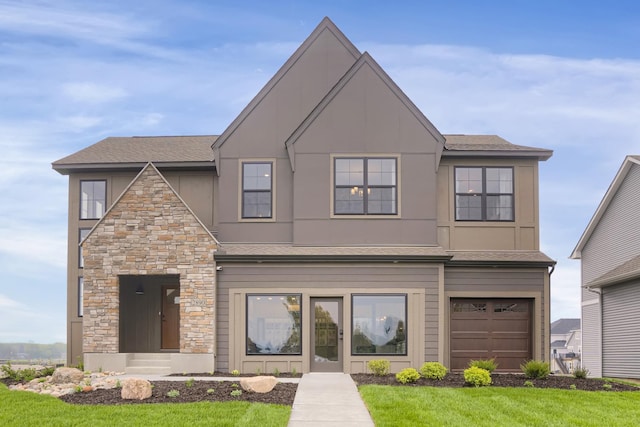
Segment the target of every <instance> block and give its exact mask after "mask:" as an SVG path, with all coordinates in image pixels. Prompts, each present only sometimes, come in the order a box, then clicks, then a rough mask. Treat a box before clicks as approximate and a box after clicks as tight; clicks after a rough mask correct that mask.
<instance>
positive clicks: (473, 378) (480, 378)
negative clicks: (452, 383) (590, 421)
mask: <svg viewBox="0 0 640 427" xmlns="http://www.w3.org/2000/svg"><path fill="white" fill-rule="evenodd" d="M464 382H466V383H467V384H471V385H472V386H474V387H484V386H488V385H490V384H491V374H490V373H489V371H487V370H486V369H482V368H478V367H477V366H472V367H470V368H467V369H465V370H464Z"/></svg>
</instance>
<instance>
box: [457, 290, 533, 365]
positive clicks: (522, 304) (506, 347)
mask: <svg viewBox="0 0 640 427" xmlns="http://www.w3.org/2000/svg"><path fill="white" fill-rule="evenodd" d="M531 311H532V304H531V300H528V299H477V298H473V299H452V300H451V310H450V313H451V322H450V331H451V339H450V346H449V348H450V349H451V355H450V356H451V357H450V363H451V369H465V368H466V367H467V364H468V363H469V360H476V359H491V358H495V359H496V362H498V370H500V371H519V370H520V365H521V364H522V362H523V361H525V360H530V359H531V355H532V351H531V347H532V346H531V342H532V334H531V332H532V331H531Z"/></svg>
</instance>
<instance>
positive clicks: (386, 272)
mask: <svg viewBox="0 0 640 427" xmlns="http://www.w3.org/2000/svg"><path fill="white" fill-rule="evenodd" d="M221 264H222V263H221ZM232 288H245V289H248V288H253V289H255V290H256V292H265V293H266V292H273V291H272V289H274V288H279V289H290V290H291V292H300V293H303V294H308V295H311V296H312V295H314V290H315V289H324V288H337V289H344V290H345V292H350V291H351V292H358V289H362V290H370V289H375V288H397V291H398V292H399V293H401V292H406V288H425V290H426V300H427V313H425V317H424V318H423V319H422V320H420V321H424V322H426V337H425V341H426V342H427V343H428V344H427V347H426V348H425V357H426V358H427V359H426V360H437V356H438V314H439V313H438V304H437V300H438V296H437V295H438V269H437V267H434V266H418V265H407V266H389V265H350V266H343V265H335V264H334V265H317V264H308V265H291V264H279V265H256V264H224V270H223V271H221V272H219V274H218V288H217V293H218V298H217V311H218V315H217V316H216V329H217V347H218V348H217V351H216V369H218V370H220V371H226V370H228V366H229V321H228V318H229V289H232ZM344 304H345V305H347V304H351V301H350V299H349V298H346V299H345V300H344ZM305 309H307V308H305V307H303V308H302V310H305ZM408 321H409V322H412V319H408ZM242 324H243V325H244V322H242ZM407 327H408V328H411V325H407ZM350 328H351V326H350V321H349V319H346V323H345V325H344V329H345V334H346V333H348V331H349V330H350ZM303 331H304V332H303V333H307V331H306V330H304V329H303Z"/></svg>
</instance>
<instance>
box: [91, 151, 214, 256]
mask: <svg viewBox="0 0 640 427" xmlns="http://www.w3.org/2000/svg"><path fill="white" fill-rule="evenodd" d="M147 171H151V172H152V173H154V174H156V175H157V176H158V177H160V179H161V180H162V181H163V183H164V184H165V185H166V186H167V187H168V188H169V190H170V191H171V192H172V193H173V195H174V196H175V197H176V198H177V199H178V200H179V201H180V203H182V204H183V205H184V207H185V208H186V209H187V211H188V212H189V214H191V215H193V217H194V218H195V219H196V221H197V222H198V224H200V226H201V227H202V229H203V230H204V231H205V232H206V233H207V234H208V235H209V236H210V237H211V239H212V240H213V241H214V242H215V243H216V245H217V246H218V247H219V246H220V242H219V241H218V239H216V238H215V236H214V235H213V234H211V231H209V229H208V228H207V227H206V226H205V225H204V223H203V222H202V221H201V220H200V218H198V216H197V215H196V214H195V212H193V210H192V209H191V208H190V207H189V205H188V204H187V203H186V202H185V201H184V199H182V197H180V195H179V194H178V192H177V191H176V190H175V189H174V188H173V187H172V186H171V184H169V181H167V179H166V178H165V177H164V175H162V173H160V171H159V170H158V168H156V167H155V166H154V164H153V163H151V162H149V163H147V164H146V166H145V167H144V168H142V170H141V171H140V172H139V173H138V175H136V177H135V178H133V179H132V180H131V182H130V183H129V185H127V187H126V188H125V189H124V190H123V191H122V193H120V195H119V196H118V198H117V199H116V200H115V201H114V202H113V204H112V205H111V206H110V207H109V209H107V211H106V212H105V213H104V215H102V217H101V218H100V219H99V220H98V222H96V224H95V225H94V226H93V227H92V228H91V230H90V231H89V232H88V233H87V235H86V236H85V237H84V239H82V241H81V242H80V244H79V245H80V246H82V244H83V243H84V242H86V241H87V239H89V236H91V235H92V234H93V232H94V231H95V230H96V228H98V226H99V225H100V224H102V223H103V222H104V221H105V219H106V218H107V217H108V216H109V214H110V213H111V212H112V211H113V210H114V209H116V207H117V206H118V202H120V200H122V198H123V197H124V196H125V194H127V193H128V192H129V190H130V189H131V187H133V186H134V185H135V184H136V183H137V182H138V181H139V180H140V179H141V177H142V176H143V175H144V174H145V173H147Z"/></svg>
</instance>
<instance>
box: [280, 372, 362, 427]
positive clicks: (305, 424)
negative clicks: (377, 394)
mask: <svg viewBox="0 0 640 427" xmlns="http://www.w3.org/2000/svg"><path fill="white" fill-rule="evenodd" d="M312 426H347V427H348V426H358V427H362V426H371V427H373V421H372V420H371V416H370V415H369V411H368V410H367V408H366V406H365V405H364V402H363V401H362V399H361V398H360V394H359V393H358V389H357V388H356V385H355V383H354V382H353V380H352V379H351V376H350V375H348V374H341V373H340V374H334V373H312V374H304V375H303V376H302V378H301V379H300V382H299V383H298V391H297V392H296V397H295V399H294V401H293V408H292V409H291V417H290V418H289V427H312Z"/></svg>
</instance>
